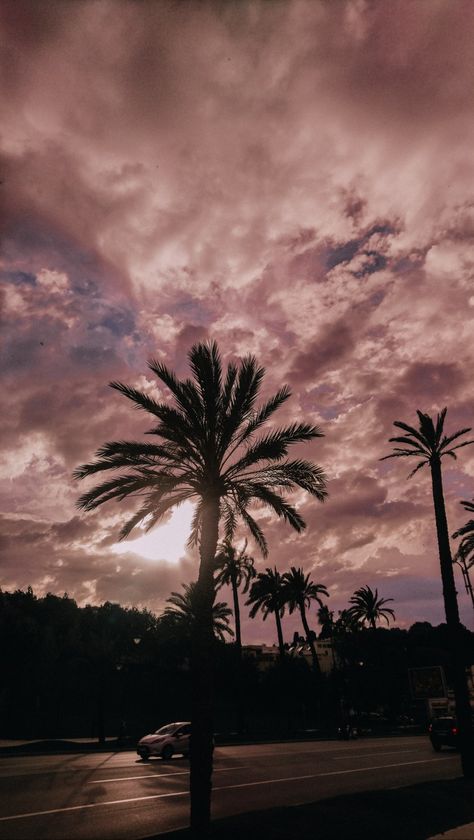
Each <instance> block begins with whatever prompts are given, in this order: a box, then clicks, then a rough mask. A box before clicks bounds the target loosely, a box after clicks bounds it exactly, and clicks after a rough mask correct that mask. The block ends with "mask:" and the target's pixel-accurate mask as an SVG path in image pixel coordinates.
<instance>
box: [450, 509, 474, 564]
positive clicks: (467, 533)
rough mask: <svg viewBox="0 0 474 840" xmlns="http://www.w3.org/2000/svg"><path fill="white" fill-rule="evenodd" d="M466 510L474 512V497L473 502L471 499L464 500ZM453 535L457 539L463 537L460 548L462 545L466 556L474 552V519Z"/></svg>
mask: <svg viewBox="0 0 474 840" xmlns="http://www.w3.org/2000/svg"><path fill="white" fill-rule="evenodd" d="M461 504H462V506H463V508H464V510H467V511H469V512H470V513H474V499H473V501H472V502H470V501H463V502H461ZM453 537H454V538H455V539H456V538H457V537H463V539H462V541H461V544H460V546H459V547H460V548H461V545H462V551H463V554H464V556H465V557H467V556H468V555H469V554H473V553H474V519H469V520H468V521H467V522H466V524H465V525H463V526H462V528H459V530H457V531H455V533H454V534H453Z"/></svg>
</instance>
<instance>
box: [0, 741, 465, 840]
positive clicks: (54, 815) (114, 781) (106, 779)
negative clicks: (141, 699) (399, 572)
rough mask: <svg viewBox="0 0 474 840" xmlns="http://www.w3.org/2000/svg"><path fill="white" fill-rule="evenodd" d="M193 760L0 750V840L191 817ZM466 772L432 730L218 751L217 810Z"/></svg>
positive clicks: (123, 834) (130, 833)
mask: <svg viewBox="0 0 474 840" xmlns="http://www.w3.org/2000/svg"><path fill="white" fill-rule="evenodd" d="M188 771H189V762H188V761H187V760H186V759H183V758H180V757H177V756H176V757H174V758H173V759H171V761H169V762H164V761H162V760H161V759H155V760H152V761H150V762H148V763H144V762H142V761H141V760H139V759H138V756H136V754H135V753H134V752H119V753H114V752H109V753H99V754H92V755H90V754H89V755H83V754H81V755H77V754H74V755H71V754H69V755H54V756H52V755H49V756H5V757H2V758H0V803H1V804H0V839H2V838H4V840H20V838H21V840H30V838H37V840H64V838H65V837H68V838H71V840H76V838H77V840H80V838H82V839H83V840H95V838H98V840H99V838H100V840H103V838H104V837H107V838H108V840H120V838H128V840H137V838H143V837H146V836H147V835H152V834H156V833H158V832H162V831H169V830H171V829H174V828H181V827H183V826H185V825H186V824H187V819H188V810H189V798H188V791H187V787H188V781H189V773H188ZM460 774H461V770H460V761H459V756H458V755H457V754H456V753H453V752H449V751H445V752H441V753H434V752H433V751H432V749H431V746H430V744H429V741H428V739H427V738H426V737H424V736H422V737H410V738H376V739H370V740H362V739H361V740H360V741H350V742H335V741H319V742H314V741H306V742H298V743H279V744H254V745H251V746H232V747H218V748H216V750H215V762H214V793H213V816H214V817H221V816H228V815H232V814H236V813H239V812H243V811H251V810H259V809H264V808H270V807H272V806H275V805H290V804H292V805H296V804H301V803H303V802H313V801H316V800H318V799H325V798H328V797H331V796H337V795H338V794H341V793H350V792H354V791H362V790H376V789H381V788H394V787H402V786H405V785H410V784H416V783H417V782H422V781H428V780H433V779H447V778H455V777H456V776H459V775H460Z"/></svg>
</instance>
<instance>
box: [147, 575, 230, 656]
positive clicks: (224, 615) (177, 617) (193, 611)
mask: <svg viewBox="0 0 474 840" xmlns="http://www.w3.org/2000/svg"><path fill="white" fill-rule="evenodd" d="M183 589H184V592H172V593H171V595H170V597H169V598H167V599H166V603H167V604H171V606H169V607H165V609H164V611H163V613H162V615H161V616H160V619H159V620H163V619H164V620H165V621H166V622H167V623H169V624H172V625H174V627H175V628H176V629H177V630H181V631H183V632H184V635H185V636H187V637H189V638H190V639H191V638H192V634H193V632H194V628H195V626H196V615H197V598H196V583H195V582H194V583H184V584H183ZM231 615H232V610H231V609H229V607H228V606H227V604H226V603H225V602H224V601H218V602H217V603H214V604H213V607H212V628H213V632H214V636H215V637H216V638H217V639H219V641H221V642H224V641H225V634H226V633H227V634H229V635H230V636H233V635H234V632H233V630H232V629H231V628H230V627H229V616H231Z"/></svg>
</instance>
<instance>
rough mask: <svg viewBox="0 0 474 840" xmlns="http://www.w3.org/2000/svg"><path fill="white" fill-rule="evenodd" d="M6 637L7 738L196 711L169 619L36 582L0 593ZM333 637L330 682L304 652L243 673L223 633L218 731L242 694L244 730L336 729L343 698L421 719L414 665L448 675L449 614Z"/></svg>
mask: <svg viewBox="0 0 474 840" xmlns="http://www.w3.org/2000/svg"><path fill="white" fill-rule="evenodd" d="M0 639H1V675H2V679H1V687H0V737H4V738H5V737H10V738H14V737H17V738H21V737H31V738H48V737H56V738H57V737H65V736H75V737H88V738H98V739H99V740H101V739H102V738H104V737H105V736H106V735H107V736H118V735H120V734H121V735H125V734H127V735H129V736H130V737H131V738H137V737H138V736H140V735H142V734H144V732H146V731H150V730H152V729H156V728H157V727H158V726H160V725H161V724H162V723H166V722H169V721H171V720H187V719H189V717H190V675H189V670H188V664H189V655H190V639H189V637H188V635H187V633H186V631H185V629H183V630H181V631H180V629H179V627H176V624H175V623H173V622H170V621H167V620H166V618H159V617H156V616H155V615H153V614H152V613H150V612H148V611H146V610H141V611H140V610H137V609H126V608H123V607H121V606H119V605H118V604H111V603H105V604H103V605H102V606H100V607H92V606H86V607H78V606H77V604H76V603H75V601H74V600H73V599H71V598H69V597H67V595H64V596H63V597H62V598H61V597H57V596H55V595H51V594H48V595H46V596H45V597H44V598H37V597H36V596H35V595H34V593H33V591H32V589H31V588H28V590H27V591H26V592H23V591H17V592H13V593H8V592H0ZM335 644H336V645H337V648H338V652H339V667H338V668H337V669H335V670H334V671H333V673H332V674H330V675H329V676H328V677H326V678H325V679H324V680H323V683H322V685H321V684H320V683H319V682H318V683H316V682H315V680H314V673H313V672H312V670H311V668H310V665H309V664H308V663H307V662H306V661H305V660H302V659H299V658H296V659H295V658H292V657H291V656H289V655H288V656H286V657H285V660H284V661H283V662H281V663H276V664H275V665H274V666H273V667H271V668H270V669H268V670H267V671H259V670H258V668H257V666H256V664H255V662H253V661H251V660H246V659H244V662H243V667H242V669H241V670H240V671H239V668H237V667H236V655H237V652H236V647H235V645H234V644H232V643H226V644H224V643H223V642H221V641H219V640H218V639H216V641H215V649H214V656H215V664H216V672H217V673H216V688H217V698H216V699H217V709H216V730H217V731H222V732H230V731H232V730H233V729H234V728H235V727H236V725H237V723H236V714H237V710H236V707H235V698H236V696H237V695H239V696H240V697H242V698H243V714H244V726H245V729H246V730H247V732H248V733H249V734H250V735H257V736H258V735H261V736H263V735H265V734H268V733H275V734H282V733H287V734H289V733H295V732H297V731H299V730H304V729H308V728H314V727H325V726H326V727H329V728H331V727H333V726H335V725H337V722H338V721H339V719H340V713H341V707H342V706H344V707H346V708H351V709H353V710H354V711H355V712H356V713H357V714H358V715H361V716H362V717H364V716H367V715H368V714H369V713H375V712H377V713H378V714H380V715H382V716H384V717H386V718H387V719H388V720H390V721H396V720H397V718H398V719H400V718H401V717H402V716H404V715H406V716H409V717H413V716H414V717H416V716H419V717H420V716H421V717H423V715H424V704H423V703H421V704H420V703H419V702H418V703H416V702H414V701H413V699H412V698H411V697H410V691H409V684H408V668H410V667H414V666H422V665H436V664H440V665H443V666H444V667H445V670H446V673H447V677H448V681H449V675H450V662H449V655H448V653H447V651H448V640H447V634H446V626H445V625H444V624H441V625H439V626H438V627H432V626H431V625H430V624H428V623H426V622H422V623H416V624H414V625H413V626H412V627H411V628H410V629H409V630H408V631H407V630H401V629H398V628H391V629H383V628H377V630H376V631H375V632H374V631H372V630H363V629H362V630H361V629H359V630H357V631H355V632H346V633H345V634H344V635H343V636H342V637H340V638H338V639H337V640H335ZM464 644H465V650H464V658H465V661H466V664H470V663H474V634H473V633H471V632H470V631H468V630H465V632H464ZM239 673H240V674H241V676H240V680H241V684H240V686H237V684H236V683H237V680H238V679H239V677H238V674H239Z"/></svg>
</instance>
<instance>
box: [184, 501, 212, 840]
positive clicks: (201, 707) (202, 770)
mask: <svg viewBox="0 0 474 840" xmlns="http://www.w3.org/2000/svg"><path fill="white" fill-rule="evenodd" d="M218 530H219V499H218V498H216V497H211V498H210V499H207V500H206V501H205V502H204V505H203V516H202V531H201V541H200V546H199V553H200V565H199V576H198V581H197V585H196V624H195V632H194V634H193V641H192V655H191V675H192V689H193V694H192V715H191V721H192V731H191V755H190V759H191V760H190V771H191V772H190V794H191V830H192V834H193V837H196V838H204V837H207V836H208V833H209V826H210V819H211V790H212V751H213V729H214V726H213V723H214V719H213V718H214V691H213V682H214V680H213V676H214V675H213V646H214V635H213V629H212V607H213V604H214V596H215V587H214V558H215V554H216V548H217V539H218Z"/></svg>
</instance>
